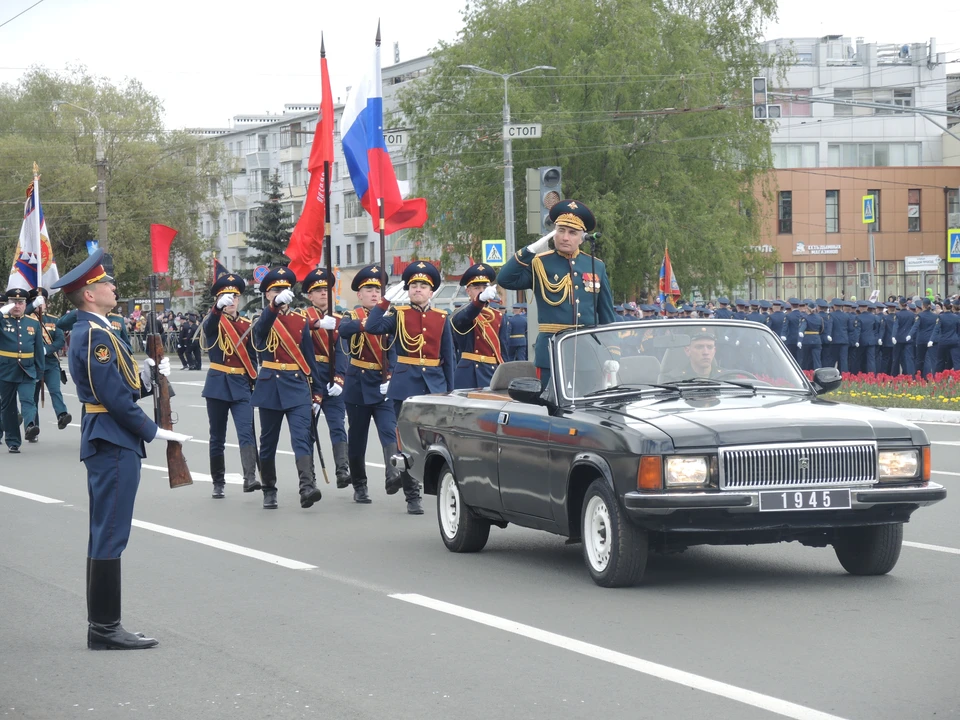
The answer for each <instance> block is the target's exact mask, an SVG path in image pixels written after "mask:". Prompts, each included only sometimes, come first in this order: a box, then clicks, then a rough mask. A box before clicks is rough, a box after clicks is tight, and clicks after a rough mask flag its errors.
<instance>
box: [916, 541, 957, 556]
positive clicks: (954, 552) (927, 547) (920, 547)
mask: <svg viewBox="0 0 960 720" xmlns="http://www.w3.org/2000/svg"><path fill="white" fill-rule="evenodd" d="M903 544H904V545H906V546H907V547H912V548H917V549H918V550H933V551H935V552H942V553H950V554H951V555H960V549H958V548H952V547H944V546H943V545H927V543H918V542H910V541H908V540H904V541H903Z"/></svg>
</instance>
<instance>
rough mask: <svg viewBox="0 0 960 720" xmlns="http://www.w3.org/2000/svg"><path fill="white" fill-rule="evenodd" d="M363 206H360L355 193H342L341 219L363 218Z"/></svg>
mask: <svg viewBox="0 0 960 720" xmlns="http://www.w3.org/2000/svg"><path fill="white" fill-rule="evenodd" d="M363 212H364V210H363V205H361V204H360V200H359V198H357V194H356V193H344V195H343V217H344V218H346V219H348V220H349V219H350V218H358V217H363Z"/></svg>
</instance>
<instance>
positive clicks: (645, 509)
mask: <svg viewBox="0 0 960 720" xmlns="http://www.w3.org/2000/svg"><path fill="white" fill-rule="evenodd" d="M805 489H806V488H805ZM946 497H947V490H946V488H944V487H943V485H940V484H939V483H935V482H928V483H925V484H923V485H921V486H902V485H901V486H897V487H875V486H870V487H854V488H850V510H867V509H870V508H874V507H878V506H882V505H917V506H924V505H933V504H934V503H938V502H940V501H941V500H943V499H944V498H946ZM623 504H624V507H626V509H627V511H628V512H630V513H631V514H636V515H641V516H643V515H670V514H671V513H675V512H677V511H697V510H726V511H728V512H730V513H731V514H733V513H759V512H760V494H759V492H758V491H756V490H750V491H742V492H736V491H727V492H709V493H706V492H699V493H697V492H694V493H690V492H672V493H666V492H659V493H650V492H628V493H626V494H625V495H624V496H623ZM801 512H804V511H801ZM767 514H769V513H764V515H767Z"/></svg>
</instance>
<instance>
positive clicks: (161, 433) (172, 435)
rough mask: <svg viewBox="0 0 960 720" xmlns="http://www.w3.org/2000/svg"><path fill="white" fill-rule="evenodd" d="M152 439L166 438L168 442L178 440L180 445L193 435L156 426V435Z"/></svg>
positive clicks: (191, 438)
mask: <svg viewBox="0 0 960 720" xmlns="http://www.w3.org/2000/svg"><path fill="white" fill-rule="evenodd" d="M154 440H168V441H169V442H178V443H180V444H181V445H182V444H183V443H185V442H188V441H189V440H193V435H184V434H183V433H178V432H174V431H173V430H164V429H163V428H157V436H156V437H155V438H154Z"/></svg>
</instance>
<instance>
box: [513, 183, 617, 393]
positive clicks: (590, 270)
mask: <svg viewBox="0 0 960 720" xmlns="http://www.w3.org/2000/svg"><path fill="white" fill-rule="evenodd" d="M550 220H551V221H552V222H553V223H554V226H555V230H554V235H553V244H554V249H552V250H551V249H550V248H549V247H548V244H549V242H550V236H549V235H547V236H545V237H542V238H540V239H539V240H537V241H536V242H534V243H532V244H530V245H527V246H526V247H525V248H523V249H522V250H519V251H517V252H516V253H515V255H514V256H513V257H512V258H509V259H507V262H506V263H505V264H504V266H503V268H501V270H500V274H499V276H498V279H499V282H500V287H503V288H506V289H508V290H531V289H532V290H533V295H534V298H535V299H536V303H537V319H538V321H539V323H540V326H539V328H538V334H537V343H536V348H535V358H534V364H535V365H536V366H537V369H538V371H539V374H540V380H541V382H542V383H543V387H547V385H548V384H549V381H550V351H549V339H550V337H551V336H553V335H554V334H556V333H558V332H560V331H561V330H566V329H568V328H574V327H578V326H581V325H594V324H597V323H599V324H601V325H607V324H609V323H614V322H616V321H617V318H616V314H615V313H614V311H613V293H612V292H611V290H610V281H609V280H608V279H607V271H606V268H605V266H604V264H603V262H602V261H601V260H599V259H597V258H594V257H593V256H591V255H587V254H586V253H582V252H580V244H581V243H582V242H583V240H584V233H588V232H591V231H592V230H593V229H594V227H596V220H595V219H594V217H593V213H592V212H590V209H589V208H588V207H587V206H586V205H584V204H583V203H581V202H578V201H576V200H563V201H561V202H558V203H557V204H556V205H554V206H553V207H552V208H551V209H550Z"/></svg>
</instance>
